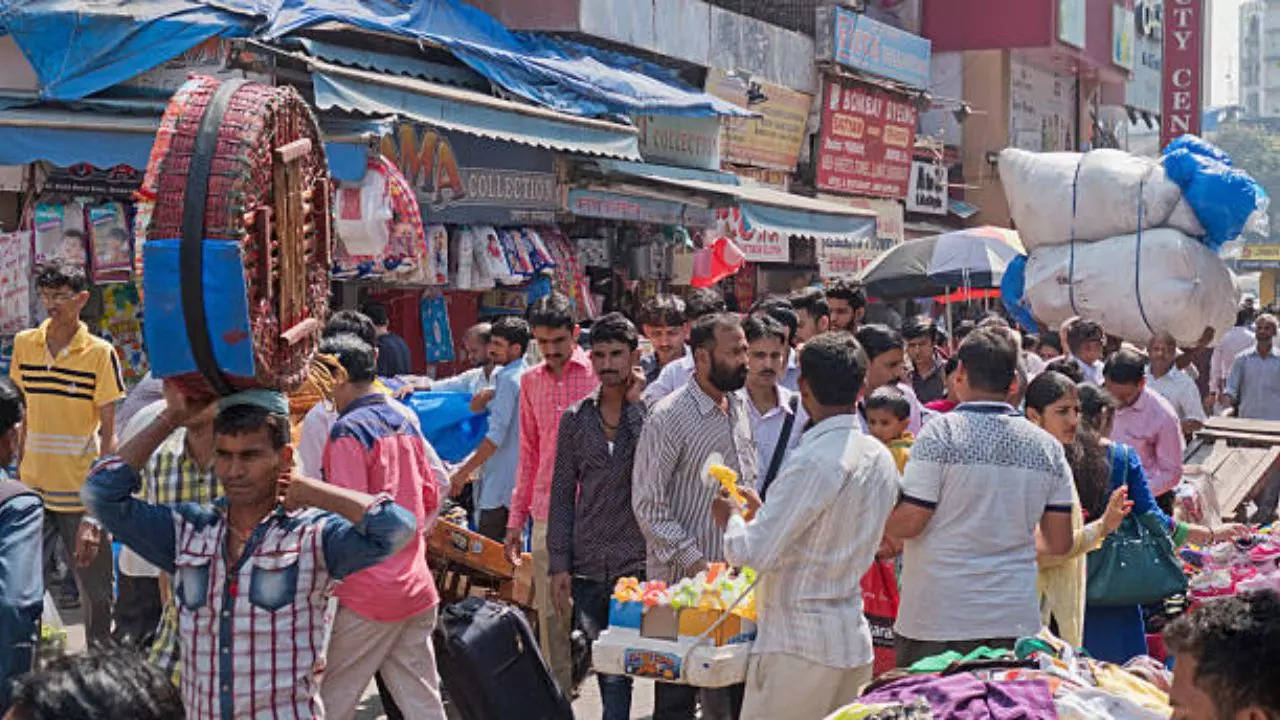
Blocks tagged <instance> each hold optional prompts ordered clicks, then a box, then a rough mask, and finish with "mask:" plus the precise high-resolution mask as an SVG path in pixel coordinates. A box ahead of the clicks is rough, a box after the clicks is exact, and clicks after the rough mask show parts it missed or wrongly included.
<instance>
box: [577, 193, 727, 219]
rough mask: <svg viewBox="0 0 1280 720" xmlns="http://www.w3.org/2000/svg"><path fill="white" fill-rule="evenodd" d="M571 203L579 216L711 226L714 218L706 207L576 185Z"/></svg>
mask: <svg viewBox="0 0 1280 720" xmlns="http://www.w3.org/2000/svg"><path fill="white" fill-rule="evenodd" d="M567 204H568V208H567V209H568V211H569V212H571V213H573V214H574V215H577V216H579V217H594V218H605V219H607V220H624V221H627V222H640V223H652V224H654V225H689V226H692V227H707V226H708V224H709V222H708V221H709V220H712V219H711V218H709V217H708V215H709V214H710V213H709V211H707V210H706V209H705V208H699V207H691V206H688V205H685V204H684V203H678V202H673V201H671V200H659V199H658V198H650V197H642V196H639V195H624V194H623V193H615V192H608V191H605V190H587V189H583V188H573V189H571V190H569V199H568V203H567Z"/></svg>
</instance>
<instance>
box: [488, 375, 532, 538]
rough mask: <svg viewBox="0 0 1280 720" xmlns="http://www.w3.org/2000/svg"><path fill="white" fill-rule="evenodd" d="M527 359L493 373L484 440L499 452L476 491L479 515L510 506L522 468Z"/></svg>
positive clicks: (490, 460) (493, 456) (492, 459)
mask: <svg viewBox="0 0 1280 720" xmlns="http://www.w3.org/2000/svg"><path fill="white" fill-rule="evenodd" d="M527 367H528V366H527V365H525V359H524V358H517V359H516V360H514V361H512V362H510V363H508V364H507V365H504V366H502V367H500V368H498V369H497V370H495V371H494V373H493V399H492V400H490V401H489V408H488V409H489V432H488V434H486V435H485V439H487V440H488V441H489V442H491V443H493V444H494V446H496V447H497V450H496V451H495V452H494V453H493V455H491V456H490V457H489V459H488V460H486V461H485V463H484V468H483V469H482V470H481V472H480V481H479V485H478V486H477V487H476V488H475V507H476V512H477V513H479V512H480V511H481V510H496V509H497V508H504V507H507V506H509V505H510V504H511V494H512V493H513V492H515V489H516V470H517V467H518V466H519V464H520V378H521V377H523V376H524V373H525V370H526V369H527Z"/></svg>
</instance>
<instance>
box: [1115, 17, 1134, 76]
mask: <svg viewBox="0 0 1280 720" xmlns="http://www.w3.org/2000/svg"><path fill="white" fill-rule="evenodd" d="M1133 18H1134V11H1133V8H1127V7H1125V6H1123V5H1112V6H1111V63H1112V64H1113V65H1119V66H1120V67H1122V68H1124V69H1125V70H1132V69H1133V56H1134V32H1133V31H1134V19H1133Z"/></svg>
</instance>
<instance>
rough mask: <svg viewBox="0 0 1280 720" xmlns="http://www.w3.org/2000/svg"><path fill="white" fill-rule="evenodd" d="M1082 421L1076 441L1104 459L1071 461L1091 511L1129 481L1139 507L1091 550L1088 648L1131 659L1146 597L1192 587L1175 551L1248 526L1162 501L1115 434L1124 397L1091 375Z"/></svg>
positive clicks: (1098, 510) (1142, 640)
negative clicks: (1183, 516)
mask: <svg viewBox="0 0 1280 720" xmlns="http://www.w3.org/2000/svg"><path fill="white" fill-rule="evenodd" d="M1078 392H1079V396H1080V410H1081V421H1080V429H1079V431H1078V433H1077V440H1076V442H1077V444H1079V445H1080V447H1081V451H1082V452H1081V457H1082V458H1083V457H1090V456H1097V455H1098V453H1097V452H1096V451H1097V450H1101V453H1100V457H1101V458H1102V459H1103V460H1105V462H1082V463H1080V464H1079V467H1077V466H1076V464H1074V463H1073V466H1072V471H1073V473H1074V474H1075V483H1076V488H1077V490H1078V491H1079V494H1080V504H1081V507H1082V508H1083V510H1084V514H1085V517H1086V518H1097V517H1099V516H1101V515H1102V514H1103V513H1104V511H1105V508H1106V506H1107V503H1108V501H1109V500H1108V498H1109V496H1110V494H1111V493H1112V492H1113V491H1115V490H1117V489H1119V488H1121V487H1127V488H1128V496H1129V498H1130V499H1131V500H1132V501H1133V512H1132V513H1131V514H1130V516H1129V517H1128V518H1126V519H1125V521H1124V523H1123V524H1122V527H1121V528H1120V529H1119V532H1117V533H1115V534H1114V535H1113V536H1112V537H1111V538H1108V540H1107V541H1104V543H1103V547H1102V548H1100V549H1098V550H1096V551H1093V552H1091V553H1090V554H1089V558H1088V567H1089V576H1088V577H1089V579H1088V582H1087V586H1086V596H1087V602H1086V605H1085V616H1084V648H1085V649H1086V650H1088V651H1089V653H1090V654H1091V655H1093V657H1095V658H1097V659H1099V660H1106V661H1109V662H1114V663H1124V662H1128V661H1129V660H1130V659H1131V658H1133V657H1135V656H1137V655H1142V654H1144V653H1146V651H1147V640H1146V632H1145V627H1144V624H1143V619H1142V608H1141V605H1142V604H1145V603H1148V602H1157V601H1159V600H1161V599H1163V598H1164V597H1167V596H1168V595H1171V594H1176V593H1178V592H1181V591H1182V590H1183V589H1185V587H1186V579H1185V577H1183V576H1182V565H1181V562H1179V561H1178V560H1177V558H1176V557H1175V556H1174V551H1175V550H1176V549H1177V548H1178V547H1180V546H1181V545H1182V544H1183V543H1186V542H1192V543H1196V544H1198V545H1204V544H1212V543H1215V542H1218V541H1220V540H1234V539H1235V538H1238V537H1243V536H1245V535H1248V534H1249V529H1248V528H1247V527H1246V526H1244V525H1240V524H1236V523H1231V524H1226V525H1223V526H1221V527H1218V528H1208V527H1204V526H1202V525H1191V524H1188V523H1184V522H1178V521H1175V520H1174V519H1172V518H1170V517H1169V516H1168V515H1165V514H1164V512H1163V511H1161V510H1160V508H1159V507H1157V506H1156V502H1155V498H1154V497H1153V496H1152V494H1151V488H1150V487H1149V486H1148V484H1147V478H1146V474H1145V473H1144V472H1143V469H1142V461H1141V459H1140V458H1139V457H1138V453H1137V451H1135V450H1134V449H1133V448H1132V447H1129V446H1128V445H1125V444H1124V443H1116V442H1112V441H1111V440H1110V439H1109V438H1108V437H1107V436H1108V435H1110V433H1111V425H1112V421H1113V420H1114V418H1115V411H1116V408H1117V407H1118V405H1119V403H1118V402H1117V401H1116V399H1115V397H1114V396H1113V395H1111V393H1109V392H1107V391H1106V390H1104V389H1102V388H1100V387H1098V386H1096V385H1093V384H1091V383H1081V384H1080V385H1079V386H1078Z"/></svg>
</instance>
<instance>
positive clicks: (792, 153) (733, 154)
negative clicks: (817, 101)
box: [706, 68, 813, 173]
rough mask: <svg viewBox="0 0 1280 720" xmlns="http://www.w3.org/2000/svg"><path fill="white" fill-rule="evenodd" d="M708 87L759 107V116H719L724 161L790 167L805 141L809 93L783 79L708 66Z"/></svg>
mask: <svg viewBox="0 0 1280 720" xmlns="http://www.w3.org/2000/svg"><path fill="white" fill-rule="evenodd" d="M706 90H707V93H708V94H710V95H715V96H716V97H718V98H720V99H722V100H727V101H729V102H731V103H733V104H734V105H737V106H738V107H743V108H746V109H748V110H750V111H752V112H757V113H760V117H758V118H731V117H726V118H722V123H723V128H722V130H721V135H720V156H721V157H722V158H724V160H725V162H729V163H735V164H738V165H750V166H752V167H759V168H768V169H771V170H779V171H782V172H786V173H790V172H791V171H792V170H795V167H796V162H797V161H798V160H799V158H800V148H801V146H803V145H804V139H805V129H806V124H807V123H808V121H809V107H810V106H811V105H812V104H813V96H812V95H810V94H808V93H802V92H796V91H795V90H792V89H790V88H786V87H783V86H781V85H774V84H772V83H767V82H764V81H762V80H755V79H752V78H746V77H743V76H741V75H738V74H734V75H732V76H731V75H729V74H728V73H726V72H725V71H723V70H719V69H717V68H711V69H710V70H708V71H707V85H706Z"/></svg>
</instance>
